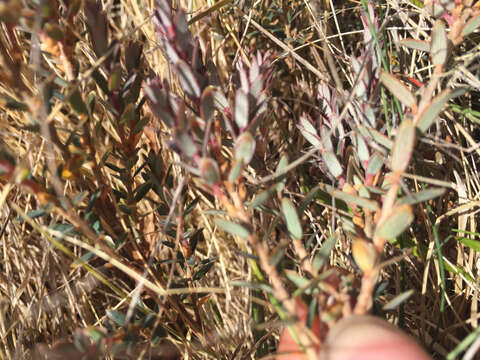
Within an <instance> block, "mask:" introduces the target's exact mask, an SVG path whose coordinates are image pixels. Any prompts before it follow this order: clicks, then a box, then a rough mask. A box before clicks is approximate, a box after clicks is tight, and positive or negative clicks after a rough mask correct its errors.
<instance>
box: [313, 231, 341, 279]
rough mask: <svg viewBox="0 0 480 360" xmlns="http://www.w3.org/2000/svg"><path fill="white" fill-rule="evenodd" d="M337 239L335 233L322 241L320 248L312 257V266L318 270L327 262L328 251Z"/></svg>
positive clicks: (333, 246) (329, 251)
mask: <svg viewBox="0 0 480 360" xmlns="http://www.w3.org/2000/svg"><path fill="white" fill-rule="evenodd" d="M337 239H338V235H336V234H335V235H332V236H330V237H329V238H328V239H327V241H325V242H324V243H323V245H322V248H321V249H320V251H319V252H318V253H317V254H316V255H315V257H314V258H313V263H312V266H313V268H314V269H316V270H320V269H321V267H322V266H323V265H324V264H326V263H327V261H328V259H330V253H331V252H332V250H333V249H334V248H335V244H336V243H337Z"/></svg>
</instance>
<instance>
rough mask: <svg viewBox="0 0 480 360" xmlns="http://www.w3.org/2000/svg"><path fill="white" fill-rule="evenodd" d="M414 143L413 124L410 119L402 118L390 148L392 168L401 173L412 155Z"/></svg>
mask: <svg viewBox="0 0 480 360" xmlns="http://www.w3.org/2000/svg"><path fill="white" fill-rule="evenodd" d="M414 145H415V126H414V125H413V123H412V121H411V120H410V119H404V120H403V121H402V123H401V124H400V127H399V128H398V130H397V135H396V136H395V143H394V144H393V149H392V170H393V171H395V172H398V173H403V172H404V171H405V170H406V169H407V167H408V164H409V162H410V158H411V157H412V152H413V147H414Z"/></svg>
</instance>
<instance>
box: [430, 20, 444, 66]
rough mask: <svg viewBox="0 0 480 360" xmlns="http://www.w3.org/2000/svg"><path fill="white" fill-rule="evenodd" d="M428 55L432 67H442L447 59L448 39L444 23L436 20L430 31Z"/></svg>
mask: <svg viewBox="0 0 480 360" xmlns="http://www.w3.org/2000/svg"><path fill="white" fill-rule="evenodd" d="M430 54H431V55H432V62H433V64H434V65H443V64H445V61H447V57H448V38H447V31H446V29H445V23H444V22H443V21H442V20H440V19H438V20H437V21H435V25H434V26H433V30H432V43H431V46H430Z"/></svg>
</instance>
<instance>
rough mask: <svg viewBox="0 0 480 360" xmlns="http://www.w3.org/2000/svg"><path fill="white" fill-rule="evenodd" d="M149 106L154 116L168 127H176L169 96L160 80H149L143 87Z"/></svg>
mask: <svg viewBox="0 0 480 360" xmlns="http://www.w3.org/2000/svg"><path fill="white" fill-rule="evenodd" d="M143 90H144V91H145V94H146V96H147V99H148V105H149V107H150V110H151V111H152V113H153V115H155V116H156V117H157V118H158V119H160V120H162V121H163V122H164V123H165V124H166V125H167V126H168V127H173V126H174V125H175V117H174V115H173V112H172V109H171V107H170V104H169V99H168V94H167V92H166V91H165V89H162V86H161V85H160V82H159V81H158V80H156V79H155V80H148V81H147V82H146V83H145V84H144V85H143Z"/></svg>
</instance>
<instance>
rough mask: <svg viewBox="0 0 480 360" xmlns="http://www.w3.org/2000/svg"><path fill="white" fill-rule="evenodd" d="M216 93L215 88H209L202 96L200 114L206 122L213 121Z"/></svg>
mask: <svg viewBox="0 0 480 360" xmlns="http://www.w3.org/2000/svg"><path fill="white" fill-rule="evenodd" d="M215 91H216V89H215V88H214V87H213V86H209V87H207V88H206V89H205V90H204V91H203V94H202V100H201V106H200V112H201V116H202V119H203V120H205V121H206V122H209V121H212V120H213V116H214V113H215Z"/></svg>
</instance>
